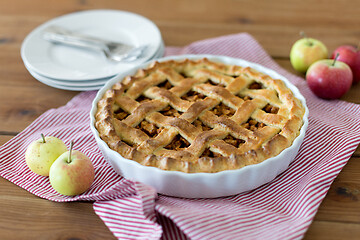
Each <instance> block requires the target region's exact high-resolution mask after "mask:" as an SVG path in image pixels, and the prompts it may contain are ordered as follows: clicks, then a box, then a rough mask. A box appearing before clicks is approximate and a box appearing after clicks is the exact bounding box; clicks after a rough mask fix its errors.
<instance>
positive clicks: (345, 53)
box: [331, 45, 360, 83]
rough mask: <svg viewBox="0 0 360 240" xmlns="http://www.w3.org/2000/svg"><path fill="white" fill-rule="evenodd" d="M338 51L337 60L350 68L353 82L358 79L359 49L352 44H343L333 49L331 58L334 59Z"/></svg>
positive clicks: (359, 66) (359, 74) (359, 79)
mask: <svg viewBox="0 0 360 240" xmlns="http://www.w3.org/2000/svg"><path fill="white" fill-rule="evenodd" d="M338 53H339V57H338V59H337V60H338V61H341V62H344V63H346V64H347V65H349V67H350V68H351V71H352V73H353V83H358V82H359V81H360V51H359V49H357V48H356V47H354V46H350V45H343V46H340V47H338V48H337V49H335V51H334V52H333V53H332V55H331V58H332V59H334V58H335V56H336V54H338Z"/></svg>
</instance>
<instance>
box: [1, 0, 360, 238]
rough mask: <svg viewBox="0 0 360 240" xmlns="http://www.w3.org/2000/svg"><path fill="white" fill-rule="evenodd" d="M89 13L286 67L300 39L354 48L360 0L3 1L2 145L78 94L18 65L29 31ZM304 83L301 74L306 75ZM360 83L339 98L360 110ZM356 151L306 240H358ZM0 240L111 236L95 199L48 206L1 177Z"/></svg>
mask: <svg viewBox="0 0 360 240" xmlns="http://www.w3.org/2000/svg"><path fill="white" fill-rule="evenodd" d="M88 9H118V10H125V11H131V12H135V13H138V14H141V15H143V16H145V17H147V18H149V19H151V20H152V21H154V22H155V23H156V24H157V25H158V27H159V28H160V30H161V33H162V36H163V39H164V41H165V44H166V45H167V46H184V45H186V44H189V43H191V42H193V41H198V40H202V39H206V38H211V37H217V36H222V35H226V34H236V33H240V32H248V33H250V34H251V35H252V36H253V37H254V38H256V39H257V40H258V41H259V43H260V44H261V45H262V46H263V47H264V49H265V50H266V51H267V52H268V53H269V54H270V55H271V56H272V57H273V58H274V60H275V61H276V62H277V63H278V64H279V65H280V66H282V67H283V68H285V69H286V70H288V71H289V72H291V73H293V74H297V75H299V76H302V75H301V74H298V73H297V72H295V71H294V70H293V69H292V67H291V64H290V61H289V52H290V48H291V46H292V44H293V43H294V42H295V41H296V40H297V39H298V38H299V32H300V31H302V30H303V31H305V32H306V33H307V35H308V36H311V37H314V38H317V39H320V40H322V41H323V42H324V43H325V44H326V45H327V46H328V49H329V51H330V52H331V51H333V50H334V49H335V48H336V47H337V46H339V45H342V44H352V45H357V44H359V42H360V31H359V23H360V18H359V9H360V1H350V0H345V1H335V0H330V1H315V0H305V1H287V0H274V1H265V0H260V1H249V0H196V1H194V0H182V1H162V0H152V1H148V0H132V1H125V0H107V1H100V0H64V1H54V0H48V1H45V0H32V1H19V0H0V144H1V145H2V144H4V143H6V142H7V141H9V140H10V139H11V138H12V137H13V136H15V135H16V134H17V133H19V132H20V131H22V130H23V129H24V128H26V127H27V126H28V125H29V124H30V123H31V122H32V121H34V120H35V119H36V118H37V117H39V116H40V115H41V114H42V113H44V112H45V111H46V110H48V109H51V108H56V107H60V106H62V105H64V104H66V103H67V102H68V101H69V100H70V99H71V98H72V97H74V96H75V95H76V94H78V92H72V91H65V90H59V89H55V88H51V87H49V86H46V85H44V84H42V83H40V82H38V81H37V80H36V79H34V78H33V77H32V76H31V75H30V74H29V73H28V71H27V70H26V68H25V67H24V64H23V62H22V60H21V55H20V49H21V44H22V41H23V40H24V38H25V37H26V35H27V34H29V33H30V32H31V31H32V30H33V29H34V28H35V27H37V26H39V25H40V24H42V23H44V22H45V21H48V20H50V19H52V18H54V17H58V16H61V15H63V14H67V13H71V12H75V11H80V10H88ZM302 77H303V76H302ZM359 92H360V84H358V85H355V86H353V87H352V88H351V90H350V91H349V92H348V93H347V94H346V95H345V96H343V97H342V100H344V101H348V102H352V103H356V104H360V95H359ZM359 160H360V150H359V148H358V149H357V150H356V151H355V153H354V154H353V156H352V158H351V159H350V160H349V162H348V164H347V165H346V166H345V167H344V169H343V170H342V172H341V173H340V174H339V176H338V177H337V178H336V179H335V181H334V183H333V184H332V186H331V188H330V190H329V192H328V194H327V196H326V198H325V199H324V201H323V202H322V203H321V205H320V207H319V210H318V212H317V214H316V216H315V218H314V221H313V223H312V224H311V226H310V228H309V230H308V232H307V233H306V235H305V237H304V239H311V240H312V239H315V240H322V239H330V240H331V239H359V237H358V236H360V201H359V200H360V161H359ZM0 206H1V207H0V216H1V217H0V239H114V237H113V235H112V234H111V232H110V231H109V230H108V228H107V227H106V226H105V225H104V224H103V222H102V221H101V220H100V219H99V217H98V216H96V214H95V213H94V211H93V209H92V203H91V202H76V203H54V202H50V201H47V200H43V199H40V198H38V197H36V196H34V195H32V194H30V193H28V192H27V191H25V190H23V189H21V188H19V187H17V186H16V185H14V184H12V183H10V182H8V181H7V180H5V179H3V178H0Z"/></svg>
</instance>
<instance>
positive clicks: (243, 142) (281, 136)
mask: <svg viewBox="0 0 360 240" xmlns="http://www.w3.org/2000/svg"><path fill="white" fill-rule="evenodd" d="M97 107H98V109H97V113H96V116H95V118H96V124H95V126H96V128H97V130H98V132H99V134H100V137H101V138H102V139H103V141H105V142H106V143H107V144H108V146H109V147H110V148H111V149H113V150H115V151H117V152H118V153H119V154H120V155H121V156H123V157H124V158H126V159H131V160H134V161H136V162H139V163H140V164H142V165H145V166H153V167H157V168H160V169H163V170H171V171H183V172H187V173H193V172H219V171H224V170H229V169H239V168H242V167H244V166H246V165H250V164H256V163H260V162H262V161H264V160H265V159H268V158H270V157H274V156H276V155H278V154H279V153H280V152H281V151H283V150H284V149H285V148H287V147H289V146H291V144H292V142H293V140H294V139H295V138H296V137H297V136H298V135H299V132H300V129H301V127H302V124H303V120H302V118H303V115H304V112H305V109H304V106H303V105H302V104H301V102H300V100H298V99H297V98H296V97H295V96H294V94H293V93H292V92H291V90H290V89H289V88H287V87H286V85H285V84H284V83H283V81H281V80H277V79H272V78H271V77H270V76H268V75H265V74H263V73H260V72H258V71H256V70H254V69H252V68H249V67H241V66H234V65H226V64H223V63H218V62H212V61H209V60H208V59H206V58H204V59H201V60H188V59H187V60H182V61H174V60H169V61H165V62H160V63H159V62H155V63H153V64H152V65H151V66H149V67H148V68H147V69H141V70H139V71H138V72H137V73H136V74H135V75H134V76H128V77H125V78H124V79H123V81H122V82H119V83H116V84H115V85H114V86H113V87H112V89H110V90H108V91H107V92H106V93H105V94H104V96H103V97H102V99H101V100H100V101H99V102H98V105H97Z"/></svg>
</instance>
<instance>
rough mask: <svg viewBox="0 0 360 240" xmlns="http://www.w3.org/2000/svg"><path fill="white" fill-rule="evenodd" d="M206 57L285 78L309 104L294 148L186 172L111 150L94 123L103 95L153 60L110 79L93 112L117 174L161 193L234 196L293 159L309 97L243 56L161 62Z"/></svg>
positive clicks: (301, 136)
mask: <svg viewBox="0 0 360 240" xmlns="http://www.w3.org/2000/svg"><path fill="white" fill-rule="evenodd" d="M204 57H207V58H208V59H209V60H212V61H218V62H223V63H225V64H233V65H239V66H249V67H252V68H254V69H256V70H258V71H260V72H263V73H265V74H267V75H269V76H271V77H273V78H275V79H281V80H282V81H284V83H285V84H286V86H287V87H289V88H290V89H291V90H292V92H293V93H294V95H295V96H296V97H297V98H298V99H300V101H301V102H302V103H303V105H304V106H305V114H304V117H303V121H304V124H303V126H302V128H301V130H300V134H299V136H298V137H297V138H295V140H294V142H293V144H292V145H291V146H290V147H288V148H286V149H284V150H283V151H282V152H281V153H280V154H279V155H277V156H275V157H273V158H269V159H266V160H265V161H263V162H261V163H258V164H254V165H249V166H246V167H243V168H241V169H237V170H227V171H222V172H217V173H184V172H178V171H165V170H161V169H159V168H156V167H147V166H143V165H141V164H139V163H137V162H135V161H132V160H128V159H125V158H123V157H122V156H121V155H120V154H119V153H117V152H115V151H113V150H111V149H110V148H109V147H108V145H107V144H106V143H105V142H104V141H103V140H102V139H101V138H100V137H99V133H98V131H97V130H96V128H95V125H94V124H95V113H96V110H97V102H98V101H99V100H100V99H101V98H102V96H103V95H104V93H105V92H106V91H107V90H108V89H110V88H111V87H112V86H113V85H114V84H115V83H117V82H118V81H121V79H123V78H124V77H125V76H127V75H131V74H134V73H135V72H136V71H137V70H138V69H140V68H146V67H147V66H148V64H149V63H145V64H142V65H140V66H138V67H136V68H134V69H132V70H130V71H128V72H126V73H123V74H119V75H118V76H117V77H114V78H113V79H111V80H109V81H108V82H107V83H106V85H105V86H104V87H103V88H102V89H100V90H99V91H98V93H97V96H96V97H95V99H94V101H93V105H92V109H91V112H90V119H91V123H90V128H91V131H92V132H93V134H94V137H95V139H96V142H97V144H98V146H99V148H100V149H101V151H102V153H103V155H104V157H105V159H106V160H107V161H108V162H109V163H110V164H111V166H112V167H113V168H114V169H115V171H116V172H117V173H119V174H120V175H122V176H124V177H125V178H128V179H131V180H135V181H139V182H143V183H145V184H148V185H150V186H153V187H154V188H155V189H156V190H157V191H158V192H159V193H162V194H165V195H170V196H176V197H188V198H214V197H222V196H229V195H234V194H238V193H241V192H244V191H248V190H252V189H255V188H257V187H259V186H261V185H263V184H265V183H267V182H269V181H271V180H273V179H274V178H275V177H276V176H277V175H279V174H280V173H281V172H283V171H284V170H285V169H286V168H287V167H288V166H289V164H290V163H291V162H292V161H293V159H294V158H295V156H296V154H297V152H298V150H299V148H300V145H301V143H302V141H303V139H304V136H305V131H306V129H307V126H308V114H309V110H308V108H307V107H306V101H305V98H304V97H303V96H302V95H301V93H300V92H299V90H298V89H297V88H296V87H295V86H294V85H293V84H291V83H290V82H289V81H288V80H287V79H286V78H285V77H283V76H281V75H280V74H278V73H277V72H275V71H273V70H271V69H268V68H265V67H263V66H261V65H259V64H255V63H251V62H248V61H245V60H242V59H236V58H230V57H225V56H214V55H182V56H172V57H166V58H162V59H158V61H166V60H169V59H174V60H182V59H186V58H189V59H200V58H204Z"/></svg>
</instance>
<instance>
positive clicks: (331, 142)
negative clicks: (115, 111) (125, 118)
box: [0, 33, 360, 239]
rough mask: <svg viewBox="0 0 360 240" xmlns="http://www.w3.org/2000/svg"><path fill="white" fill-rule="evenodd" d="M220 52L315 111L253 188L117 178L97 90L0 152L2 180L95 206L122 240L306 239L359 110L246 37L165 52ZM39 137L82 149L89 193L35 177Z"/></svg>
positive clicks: (356, 135) (359, 128) (350, 142)
mask: <svg viewBox="0 0 360 240" xmlns="http://www.w3.org/2000/svg"><path fill="white" fill-rule="evenodd" d="M189 53H191V54H217V55H227V56H231V57H237V58H243V59H245V60H248V61H251V62H256V63H259V64H262V65H264V66H265V67H268V68H271V69H273V70H275V71H277V72H278V73H280V74H282V75H284V76H285V77H287V78H288V79H289V80H290V81H291V82H292V83H293V84H295V85H296V86H297V87H298V88H299V89H300V91H301V93H302V94H303V95H304V96H305V98H306V100H307V104H308V107H309V110H310V116H309V127H308V131H307V135H306V137H305V140H304V143H303V145H302V147H301V149H300V152H299V153H298V155H297V157H296V158H295V160H294V161H293V162H292V163H291V165H290V166H289V168H288V169H287V170H286V171H285V172H283V173H282V174H280V175H279V176H278V177H277V178H276V179H274V180H273V181H271V182H270V183H268V184H265V185H263V186H261V187H259V188H257V189H255V190H252V191H249V192H246V193H242V194H238V195H235V196H230V197H223V198H216V199H186V198H174V197H169V196H164V195H160V194H157V193H156V191H155V190H154V189H153V188H151V187H149V186H146V185H144V184H142V183H139V182H132V181H129V180H127V179H124V178H122V177H121V176H119V175H117V174H116V173H115V172H114V171H113V170H112V168H111V167H110V166H109V165H108V164H107V163H106V161H105V160H104V158H103V157H102V155H101V153H100V150H99V149H98V147H97V145H96V143H95V139H94V138H93V136H92V134H91V131H90V129H89V116H88V115H89V110H90V107H91V102H92V100H93V98H94V97H95V94H96V92H83V93H80V94H79V95H77V96H75V97H74V98H73V99H72V100H71V101H70V102H68V103H67V104H66V105H65V106H62V107H60V108H57V109H51V110H48V111H47V112H45V113H44V114H43V115H41V116H40V117H39V118H38V119H36V120H35V121H34V122H33V123H32V124H31V125H30V126H28V127H27V128H26V129H25V130H24V131H22V132H21V133H19V134H18V135H17V136H16V137H14V138H13V139H11V140H10V141H9V142H7V143H6V144H4V145H3V146H1V147H0V176H2V177H3V178H6V179H8V180H9V181H11V182H13V183H15V184H17V185H18V186H20V187H22V188H24V189H26V190H27V191H29V192H31V193H33V194H35V195H37V196H39V197H41V198H45V199H48V200H51V201H58V202H66V201H80V200H85V201H94V204H93V206H94V210H95V212H96V214H97V215H98V216H99V217H100V218H101V219H102V220H103V221H104V223H105V224H106V226H108V228H109V229H110V231H111V232H112V233H113V234H114V236H115V237H116V238H118V239H301V238H302V237H303V235H304V233H305V232H306V230H307V229H308V227H309V225H310V224H311V221H312V219H313V217H314V215H315V214H316V211H317V209H318V207H319V204H320V203H321V201H322V199H323V198H324V197H325V195H326V192H327V191H328V189H329V187H330V185H331V183H332V181H333V180H334V179H335V177H336V176H337V175H338V173H339V172H340V171H341V169H342V167H343V166H344V165H345V164H346V162H347V161H348V160H349V158H350V157H351V155H352V153H353V152H354V151H355V149H356V147H357V145H358V144H359V142H360V125H359V124H358V123H359V119H360V106H358V105H356V104H352V103H346V102H343V101H338V100H335V101H325V100H320V99H318V98H316V97H315V96H314V95H313V94H312V93H311V91H310V90H309V88H308V87H307V85H306V83H305V81H304V79H302V78H300V77H297V76H295V75H292V74H290V73H288V72H287V71H285V70H284V69H282V68H281V67H280V66H279V65H277V64H276V63H275V62H274V61H273V60H272V59H271V57H269V56H268V54H267V53H266V52H265V51H264V50H263V49H262V47H261V46H260V45H259V44H258V43H257V41H256V40H254V39H253V38H252V37H251V36H250V35H248V34H246V33H242V34H235V35H229V36H223V37H218V38H214V39H207V40H203V41H199V42H195V43H192V44H190V45H189V46H186V47H184V48H177V47H168V48H167V49H166V55H176V54H189ZM40 133H44V134H45V135H51V136H56V137H58V138H60V139H62V140H64V141H65V143H66V144H67V145H69V143H70V141H71V140H73V141H75V144H76V145H75V149H77V150H80V151H82V152H84V153H85V154H86V155H87V156H89V157H90V159H91V160H92V161H93V163H94V166H95V169H96V171H95V174H96V177H95V182H94V184H93V185H92V187H91V188H90V189H89V191H87V192H86V193H84V194H82V195H79V196H75V197H65V196H62V195H60V194H58V193H56V192H55V191H54V190H53V189H52V188H51V186H50V184H49V180H48V178H47V177H42V176H38V175H36V174H34V173H32V172H31V171H30V170H29V169H28V168H27V166H26V163H25V160H24V153H25V150H26V147H27V146H28V145H29V144H30V142H32V141H34V140H36V139H38V138H39V136H40Z"/></svg>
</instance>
